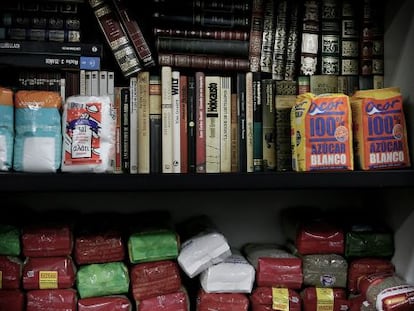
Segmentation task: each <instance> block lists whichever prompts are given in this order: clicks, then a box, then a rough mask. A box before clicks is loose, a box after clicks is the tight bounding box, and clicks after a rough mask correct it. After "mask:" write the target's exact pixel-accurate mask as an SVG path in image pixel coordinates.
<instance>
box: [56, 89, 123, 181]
mask: <svg viewBox="0 0 414 311" xmlns="http://www.w3.org/2000/svg"><path fill="white" fill-rule="evenodd" d="M115 128H116V116H115V113H114V109H113V108H112V105H111V100H110V98H109V96H80V95H77V96H70V97H68V98H67V99H66V102H65V104H64V105H63V116H62V132H63V148H62V149H63V151H62V171H63V172H90V173H104V172H113V167H114V166H113V163H112V162H113V159H114V153H115Z"/></svg>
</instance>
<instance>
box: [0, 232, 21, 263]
mask: <svg viewBox="0 0 414 311" xmlns="http://www.w3.org/2000/svg"><path fill="white" fill-rule="evenodd" d="M20 252H21V243H20V229H19V228H17V227H15V226H13V225H4V224H1V225H0V254H1V255H9V256H19V255H20Z"/></svg>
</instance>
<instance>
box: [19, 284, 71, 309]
mask: <svg viewBox="0 0 414 311" xmlns="http://www.w3.org/2000/svg"><path fill="white" fill-rule="evenodd" d="M26 298H27V302H26V311H76V310H77V300H78V298H77V296H76V290H75V289H72V288H68V289H36V290H29V291H28V292H27V294H26Z"/></svg>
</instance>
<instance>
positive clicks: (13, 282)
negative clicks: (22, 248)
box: [0, 255, 23, 289]
mask: <svg viewBox="0 0 414 311" xmlns="http://www.w3.org/2000/svg"><path fill="white" fill-rule="evenodd" d="M22 271H23V263H22V261H21V260H20V258H18V257H12V256H4V255H0V289H19V288H20V282H21V278H22Z"/></svg>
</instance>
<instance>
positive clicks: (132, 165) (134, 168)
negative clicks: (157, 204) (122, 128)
mask: <svg viewBox="0 0 414 311" xmlns="http://www.w3.org/2000/svg"><path fill="white" fill-rule="evenodd" d="M137 81H138V80H137V77H131V78H129V90H130V92H129V93H130V97H129V99H130V105H129V106H130V108H129V173H130V174H138V98H137Z"/></svg>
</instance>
